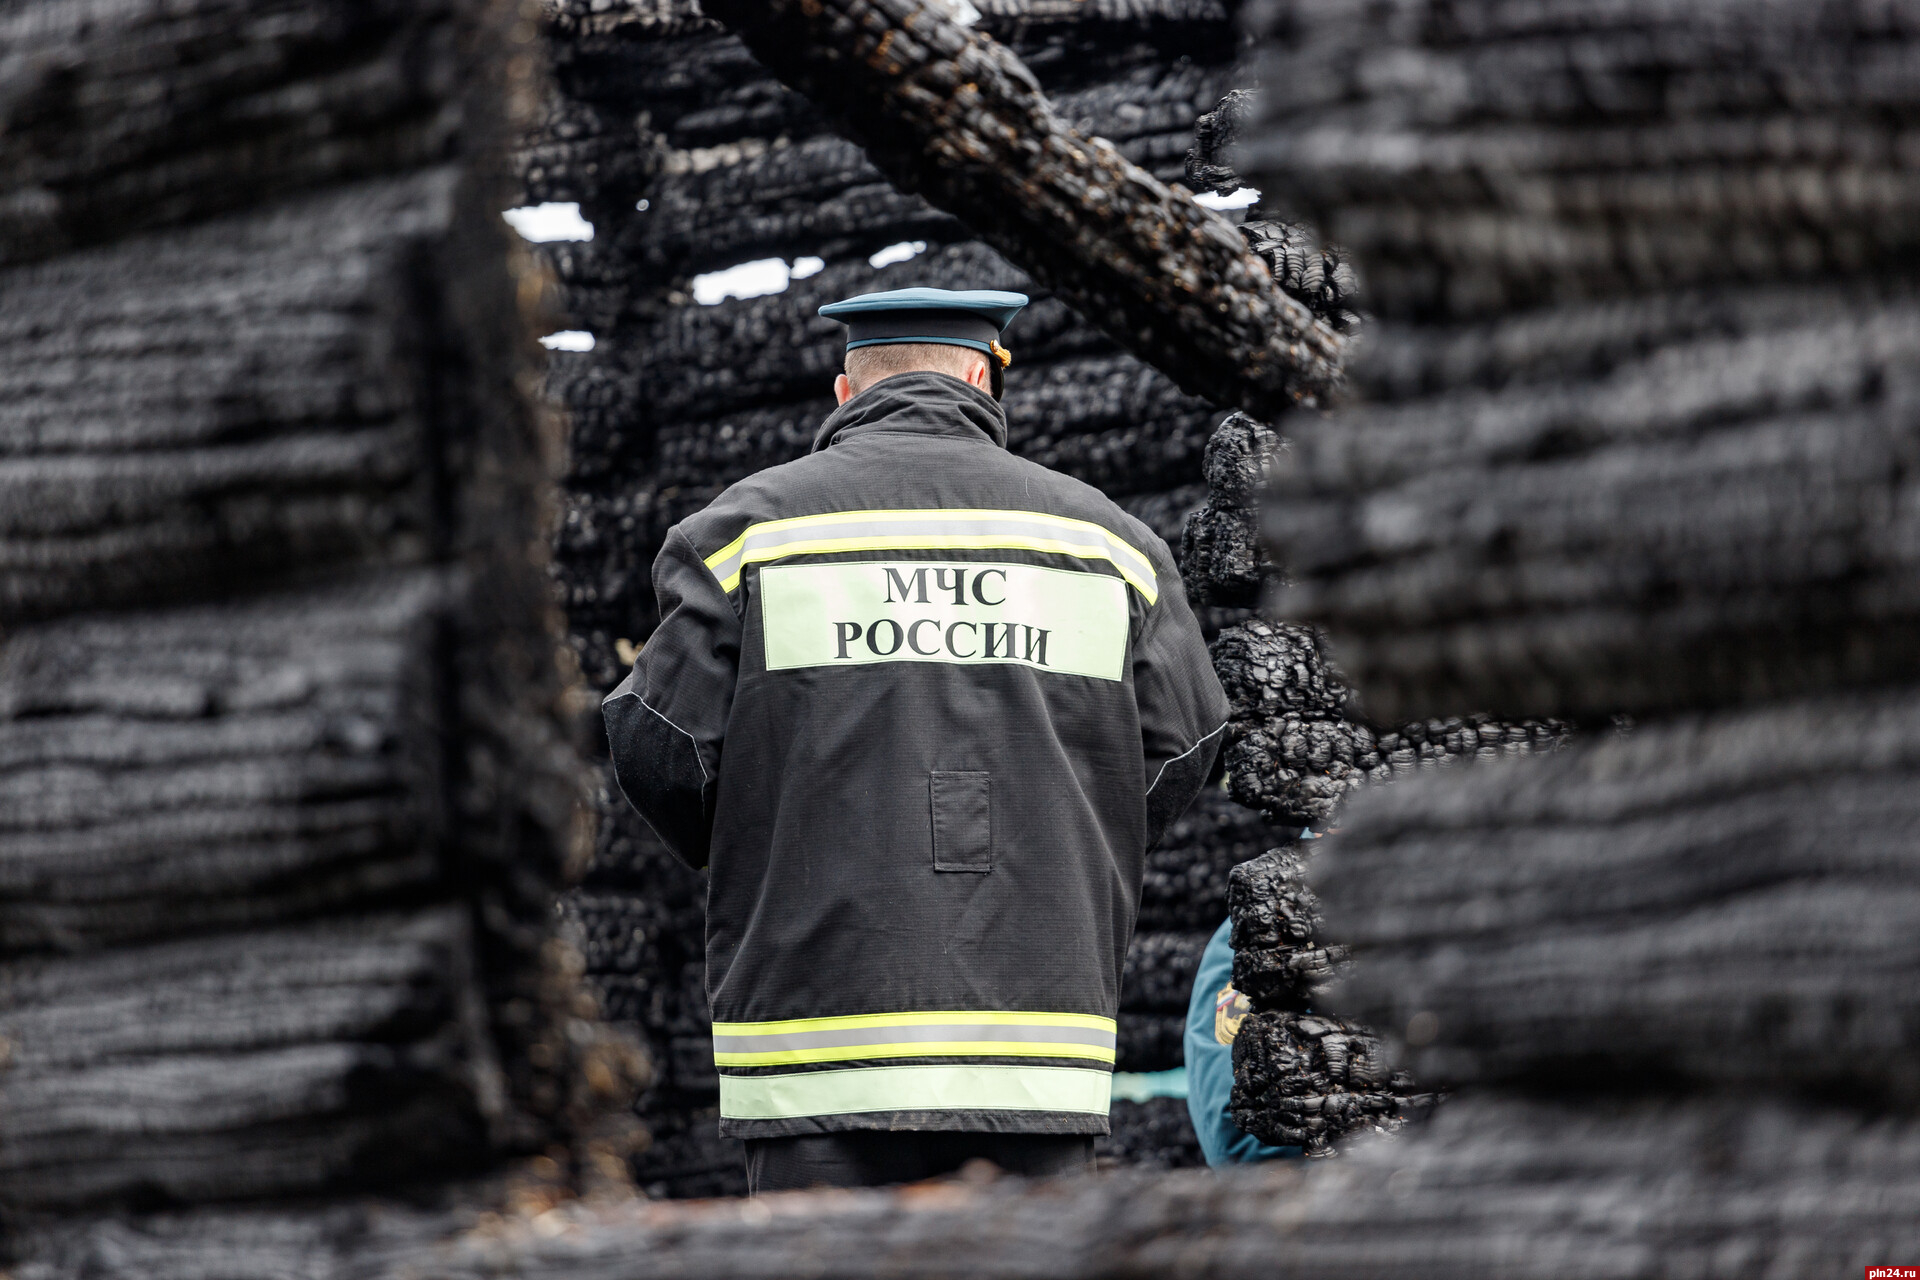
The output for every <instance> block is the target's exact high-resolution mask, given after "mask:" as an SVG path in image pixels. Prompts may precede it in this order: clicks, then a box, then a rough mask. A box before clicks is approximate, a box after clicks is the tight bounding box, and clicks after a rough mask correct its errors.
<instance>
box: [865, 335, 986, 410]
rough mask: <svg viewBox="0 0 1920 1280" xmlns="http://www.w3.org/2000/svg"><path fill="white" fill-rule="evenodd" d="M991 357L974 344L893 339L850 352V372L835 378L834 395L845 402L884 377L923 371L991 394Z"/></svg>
mask: <svg viewBox="0 0 1920 1280" xmlns="http://www.w3.org/2000/svg"><path fill="white" fill-rule="evenodd" d="M987 359H988V358H987V357H986V356H984V355H981V354H980V353H979V352H978V351H975V350H973V349H972V348H971V347H952V346H948V345H946V344H945V343H937V342H890V343H885V344H883V345H880V346H872V347H855V348H854V349H853V350H851V351H849V352H847V366H846V372H845V373H843V374H841V375H840V376H839V377H837V378H835V379H834V380H833V397H834V399H835V400H836V401H838V402H839V403H840V404H845V403H846V402H847V401H848V400H850V399H852V398H853V397H854V396H857V395H859V394H860V393H861V392H862V391H865V390H866V389H867V388H868V387H870V386H872V385H873V384H874V383H876V382H878V381H880V380H881V379H882V378H891V377H892V376H893V375H894V374H896V373H917V372H920V371H922V370H925V371H927V372H931V373H944V374H946V375H948V376H949V377H954V378H958V379H960V381H962V382H964V383H966V384H967V385H968V386H970V387H977V388H979V389H980V390H981V391H985V392H987V393H988V394H989V395H991V394H992V386H993V375H992V374H991V372H990V371H989V370H988V366H987Z"/></svg>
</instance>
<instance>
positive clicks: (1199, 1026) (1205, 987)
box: [1184, 920, 1300, 1169]
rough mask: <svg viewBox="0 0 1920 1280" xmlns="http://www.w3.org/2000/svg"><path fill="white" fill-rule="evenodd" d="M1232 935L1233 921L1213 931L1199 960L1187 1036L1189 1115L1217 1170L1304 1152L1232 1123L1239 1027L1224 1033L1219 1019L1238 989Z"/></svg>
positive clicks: (1211, 1163) (1188, 1018)
mask: <svg viewBox="0 0 1920 1280" xmlns="http://www.w3.org/2000/svg"><path fill="white" fill-rule="evenodd" d="M1232 931H1233V922H1232V921H1231V920H1229V921H1226V922H1225V923H1223V924H1222V925H1221V926H1220V927H1219V928H1218V929H1216V930H1214V933H1213V937H1212V938H1211V939H1210V940H1209V941H1208V942H1207V949H1206V951H1205V952H1203V953H1202V955H1201V957H1200V971H1199V972H1198V973H1196V974H1195V975H1194V978H1193V994H1192V995H1191V996H1190V997H1189V998H1188V1000H1187V1028H1186V1035H1185V1037H1184V1048H1185V1050H1186V1071H1187V1115H1188V1116H1189V1117H1191V1118H1192V1120H1193V1131H1194V1133H1195V1134H1196V1135H1197V1136H1198V1137H1199V1139H1200V1150H1201V1151H1202V1152H1204V1153H1205V1154H1206V1157H1207V1163H1208V1164H1209V1165H1212V1166H1213V1167H1214V1168H1216V1169H1217V1168H1219V1167H1220V1166H1221V1165H1226V1164H1246V1163H1250V1162H1252V1161H1255V1160H1274V1159H1278V1158H1281V1157H1283V1156H1297V1155H1299V1154H1300V1148H1299V1147H1270V1146H1268V1145H1267V1144H1266V1143H1264V1142H1262V1141H1260V1139H1258V1138H1256V1137H1254V1136H1253V1135H1252V1134H1250V1133H1248V1132H1247V1131H1246V1130H1244V1129H1242V1128H1241V1127H1240V1126H1239V1125H1237V1124H1235V1123H1234V1122H1233V1040H1234V1036H1235V1034H1236V1033H1237V1031H1238V1028H1237V1027H1236V1028H1235V1029H1234V1030H1233V1031H1223V1029H1222V1028H1221V1026H1220V1020H1219V1017H1218V1014H1219V1004H1220V1001H1221V999H1222V998H1223V997H1224V996H1225V995H1226V993H1227V988H1229V987H1230V986H1232V984H1233V944H1232V941H1231V938H1232ZM1222 1034H1225V1035H1226V1037H1227V1038H1226V1039H1225V1040H1222V1039H1221V1038H1220V1037H1221V1035H1222Z"/></svg>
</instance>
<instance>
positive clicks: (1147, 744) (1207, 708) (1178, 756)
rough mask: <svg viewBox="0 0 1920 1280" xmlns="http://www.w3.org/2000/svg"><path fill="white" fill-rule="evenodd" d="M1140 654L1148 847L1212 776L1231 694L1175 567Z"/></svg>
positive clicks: (1164, 578) (1136, 668) (1137, 683)
mask: <svg viewBox="0 0 1920 1280" xmlns="http://www.w3.org/2000/svg"><path fill="white" fill-rule="evenodd" d="M1161 582H1162V583H1164V584H1165V585H1164V588H1163V589H1162V590H1161V592H1160V598H1159V599H1158V600H1157V601H1155V602H1154V604H1153V605H1152V606H1151V607H1150V608H1149V609H1148V611H1147V619H1146V622H1145V623H1144V624H1143V625H1142V627H1141V629H1140V643H1139V645H1138V646H1137V647H1136V649H1135V650H1134V659H1133V688H1134V696H1135V698H1137V699H1138V702H1139V709H1140V740H1141V748H1142V754H1143V756H1144V762H1145V766H1146V784H1147V847H1148V848H1149V849H1151V848H1152V847H1153V846H1154V845H1157V844H1159V843H1160V837H1161V836H1163V835H1165V834H1166V831H1167V828H1168V827H1169V826H1171V825H1172V824H1173V820H1174V819H1175V818H1178V817H1179V816H1180V815H1181V814H1182V813H1184V812H1186V808H1187V806H1188V805H1190V804H1192V803H1193V798H1194V797H1195V796H1197V795H1199V794H1200V788H1202V787H1204V786H1205V785H1206V783H1207V775H1208V774H1210V773H1211V772H1212V771H1213V761H1214V757H1215V756H1217V755H1219V753H1220V743H1221V740H1222V738H1223V736H1224V734H1225V732H1226V727H1227V710H1228V708H1227V695H1226V694H1225V693H1224V692H1223V691H1222V690H1221V688H1220V678H1219V677H1218V676H1216V675H1214V673H1213V660H1212V658H1211V657H1209V656H1208V654H1207V645H1206V641H1205V640H1203V639H1201V637H1200V624H1199V623H1198V622H1196V621H1195V620H1194V617H1193V610H1192V609H1190V608H1189V607H1188V606H1187V595H1186V591H1185V590H1184V588H1182V586H1181V585H1180V576H1179V574H1178V573H1176V572H1174V571H1173V568H1172V566H1171V565H1170V564H1169V565H1168V566H1167V567H1166V568H1165V569H1163V570H1162V571H1161Z"/></svg>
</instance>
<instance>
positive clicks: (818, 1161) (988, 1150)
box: [747, 1130, 1093, 1196]
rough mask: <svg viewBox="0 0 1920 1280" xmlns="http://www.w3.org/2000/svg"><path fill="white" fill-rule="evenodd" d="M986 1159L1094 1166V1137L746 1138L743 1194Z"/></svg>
mask: <svg viewBox="0 0 1920 1280" xmlns="http://www.w3.org/2000/svg"><path fill="white" fill-rule="evenodd" d="M969 1160H991V1161H992V1162H993V1163H994V1164H996V1165H999V1166H1000V1168H1002V1169H1004V1170H1006V1171H1007V1172H1008V1173H1017V1174H1020V1175H1021V1176H1023V1177H1029V1178H1045V1177H1051V1176H1053V1175H1056V1174H1064V1173H1091V1172H1092V1171H1093V1139H1092V1138H1089V1137H1085V1136H1082V1135H1079V1134H1052V1133H921V1132H909V1131H895V1132H881V1131H868V1130H863V1131H858V1132H853V1133H818V1134H806V1135H803V1136H801V1137H797V1138H748V1139H747V1193H748V1194H749V1195H756V1196H757V1195H760V1194H761V1193H763V1192H767V1191H801V1190H804V1189H806V1188H807V1187H884V1186H890V1185H892V1184H894V1183H899V1182H918V1181H920V1180H921V1179H922V1178H937V1177H939V1176H940V1175H942V1174H947V1173H953V1172H955V1171H956V1170H958V1169H959V1168H960V1166H961V1165H963V1164H965V1163H966V1162H967V1161H969Z"/></svg>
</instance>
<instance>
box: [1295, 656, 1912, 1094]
mask: <svg viewBox="0 0 1920 1280" xmlns="http://www.w3.org/2000/svg"><path fill="white" fill-rule="evenodd" d="M1917 711H1920V699H1917V698H1916V695H1915V694H1914V693H1913V691H1911V690H1902V691H1898V692H1893V691H1888V692H1887V693H1884V694H1881V695H1878V696H1876V697H1873V698H1871V699H1868V698H1857V699H1836V700H1801V701H1797V702H1793V703H1788V704H1783V705H1780V706H1777V707H1771V708H1757V709H1752V710H1745V711H1739V712H1725V713H1720V714H1718V715H1715V716H1712V717H1690V718H1684V719H1676V720H1671V721H1666V722H1662V723H1659V724H1647V725H1642V726H1640V727H1638V728H1637V729H1636V730H1635V731H1634V732H1633V733H1632V734H1631V735H1630V736H1628V737H1625V738H1608V739H1604V740H1599V741H1595V742H1591V743H1588V744H1586V745H1585V746H1583V747H1580V748H1578V749H1577V750H1572V751H1568V752H1565V753H1561V754H1557V755H1554V756H1552V757H1549V758H1546V759H1542V760H1536V761H1531V762H1529V763H1528V765H1527V767H1525V768H1517V767H1514V766H1511V765H1509V766H1505V767H1500V766H1495V767H1488V768H1475V769H1473V770H1471V771H1468V772H1467V773H1465V774H1455V775H1453V776H1452V777H1449V778H1448V779H1446V781H1445V783H1444V785H1442V784H1440V783H1439V780H1438V779H1434V780H1432V781H1428V780H1424V779H1413V780H1409V781H1407V782H1405V783H1402V784H1400V785H1399V786H1397V787H1393V788H1388V789H1386V790H1384V791H1382V792H1381V793H1380V794H1379V795H1377V796H1372V797H1369V802H1368V803H1367V804H1366V805H1364V806H1358V807H1356V809H1355V811H1354V813H1353V815H1352V816H1351V818H1350V820H1349V823H1348V825H1347V827H1346V828H1345V829H1343V830H1342V832H1341V834H1340V837H1339V839H1338V840H1337V841H1335V842H1332V843H1331V844H1330V845H1329V846H1328V851H1327V852H1326V854H1325V855H1324V856H1323V857H1322V858H1321V859H1320V860H1319V862H1318V863H1317V865H1316V866H1315V868H1314V871H1313V873H1312V875H1313V880H1314V885H1315V888H1316V890H1317V891H1318V892H1319V894H1320V895H1321V897H1322V898H1323V899H1324V900H1325V902H1326V909H1327V912H1328V915H1329V917H1330V918H1331V919H1333V920H1335V921H1336V922H1337V929H1336V931H1335V936H1337V937H1338V938H1340V939H1341V940H1342V941H1343V942H1347V943H1350V944H1351V945H1352V946H1353V948H1354V954H1355V957H1356V963H1355V965H1354V970H1353V973H1352V975H1351V976H1350V977H1349V978H1348V979H1347V980H1346V981H1345V982H1344V983H1343V984H1342V986H1341V988H1340V990H1339V992H1338V995H1337V998H1336V1004H1335V1007H1337V1008H1338V1009H1340V1010H1342V1011H1343V1012H1348V1013H1351V1014H1353V1015H1354V1016H1357V1017H1361V1018H1364V1019H1367V1020H1369V1021H1370V1022H1372V1023H1373V1024H1374V1025H1376V1026H1378V1027H1381V1028H1383V1029H1386V1030H1389V1031H1391V1033H1392V1035H1393V1037H1394V1038H1395V1039H1396V1040H1398V1041H1400V1042H1402V1043H1405V1044H1410V1048H1411V1052H1412V1056H1411V1057H1410V1058H1409V1059H1408V1061H1409V1062H1410V1064H1411V1065H1412V1066H1413V1067H1414V1068H1415V1070H1416V1071H1417V1072H1418V1073H1419V1074H1420V1076H1421V1078H1422V1079H1431V1080H1434V1081H1437V1082H1468V1081H1489V1080H1519V1079H1523V1078H1555V1079H1559V1080H1561V1081H1563V1082H1565V1081H1568V1080H1572V1079H1577V1078H1587V1077H1589V1076H1596V1077H1598V1078H1601V1079H1611V1080H1620V1079H1637V1080H1645V1081H1649V1082H1654V1083H1658V1084H1660V1086H1661V1087H1671V1088H1679V1087H1684V1086H1685V1085H1687V1084H1688V1083H1689V1082H1694V1083H1703V1084H1709V1085H1713V1086H1716V1087H1723V1088H1730V1087H1735V1086H1741V1087H1759V1086H1767V1087H1775V1088H1783V1089H1786V1088H1791V1089H1804V1090H1828V1091H1837V1092H1840V1093H1843V1094H1844V1095H1845V1096H1848V1097H1852V1098H1854V1099H1856V1100H1858V1101H1860V1102H1862V1103H1863V1104H1864V1103H1869V1102H1871V1101H1874V1100H1881V1101H1887V1100H1892V1101H1897V1102H1898V1103H1899V1104H1900V1105H1902V1106H1911V1105H1913V1103H1914V1101H1915V1100H1916V1099H1920V1072H1917V1071H1916V1068H1915V1059H1914V1054H1913V1046H1914V1040H1915V1028H1916V1027H1920V1003H1916V999H1917V998H1920V997H1917V996H1916V992H1915V990H1914V986H1913V984H1912V983H1911V982H1910V981H1909V980H1908V978H1907V976H1906V975H1908V974H1909V973H1910V972H1911V969H1912V966H1913V965H1914V964H1915V963H1916V962H1920V951H1916V942H1915V939H1916V938H1920V885H1916V869H1915V864H1914V859H1913V856H1912V833H1913V831H1914V830H1915V829H1916V825H1917V824H1920V810H1917V809H1916V805H1917V804H1920V784H1917V783H1916V779H1915V771H1916V769H1917V768H1920V731H1917V730H1916V728H1915V726H1916V724H1917V723H1920V721H1916V712H1917ZM1563 1087H1564V1084H1563Z"/></svg>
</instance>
